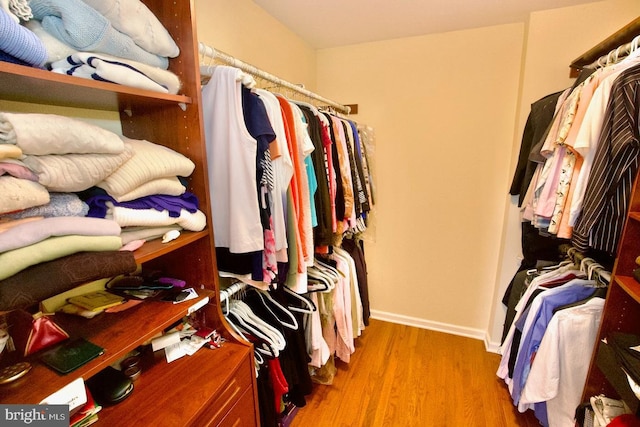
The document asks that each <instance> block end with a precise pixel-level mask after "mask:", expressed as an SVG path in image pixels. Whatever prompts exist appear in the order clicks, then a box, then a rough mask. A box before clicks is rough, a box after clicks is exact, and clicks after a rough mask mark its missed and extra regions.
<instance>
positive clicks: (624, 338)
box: [607, 332, 640, 384]
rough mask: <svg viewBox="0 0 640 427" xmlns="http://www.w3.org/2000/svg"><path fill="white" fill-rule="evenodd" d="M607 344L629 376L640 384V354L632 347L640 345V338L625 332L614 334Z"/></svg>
mask: <svg viewBox="0 0 640 427" xmlns="http://www.w3.org/2000/svg"><path fill="white" fill-rule="evenodd" d="M607 342H608V343H609V345H610V346H611V348H612V349H613V350H614V352H615V354H616V358H617V359H618V362H619V363H620V365H621V366H622V367H623V368H624V370H625V371H626V372H627V373H628V374H629V376H630V377H631V378H632V379H633V380H634V381H635V382H636V383H638V384H640V352H638V351H636V350H632V349H631V347H637V346H639V345H640V336H638V335H634V334H627V333H623V332H612V333H610V334H609V336H608V337H607Z"/></svg>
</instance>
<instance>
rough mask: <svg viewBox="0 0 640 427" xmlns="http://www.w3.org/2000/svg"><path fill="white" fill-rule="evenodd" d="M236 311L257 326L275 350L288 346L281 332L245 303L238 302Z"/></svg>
mask: <svg viewBox="0 0 640 427" xmlns="http://www.w3.org/2000/svg"><path fill="white" fill-rule="evenodd" d="M235 308H236V310H237V311H238V312H239V313H240V314H241V315H242V316H243V317H244V318H245V320H247V321H248V322H250V324H252V325H255V326H256V327H257V328H258V329H260V331H262V332H263V333H264V334H265V335H267V336H268V337H269V339H270V341H271V343H272V344H273V346H274V348H276V349H278V350H284V348H285V347H286V345H287V341H286V340H285V338H284V336H283V335H282V333H280V331H278V330H277V329H276V328H274V327H273V326H271V325H270V324H268V323H267V322H265V321H264V320H263V319H261V318H260V317H259V316H257V315H256V314H255V313H254V312H253V311H252V310H251V307H249V306H248V305H247V303H245V302H244V301H236V307H235Z"/></svg>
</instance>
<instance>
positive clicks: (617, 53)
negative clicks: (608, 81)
mask: <svg viewBox="0 0 640 427" xmlns="http://www.w3.org/2000/svg"><path fill="white" fill-rule="evenodd" d="M638 43H640V35H639V36H636V37H635V38H634V39H633V40H632V41H630V42H629V43H626V44H623V45H621V46H618V47H617V48H615V49H613V50H611V51H610V52H609V53H607V54H606V55H602V56H601V57H600V58H598V59H596V60H595V61H593V62H592V63H591V64H589V65H586V66H585V67H584V68H597V67H602V66H604V65H607V64H609V63H611V60H614V61H617V60H618V59H619V58H623V57H625V56H627V55H629V54H630V53H631V52H633V51H634V50H636V49H637V48H638Z"/></svg>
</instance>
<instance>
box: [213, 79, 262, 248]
mask: <svg viewBox="0 0 640 427" xmlns="http://www.w3.org/2000/svg"><path fill="white" fill-rule="evenodd" d="M243 77H245V75H244V73H242V71H240V70H239V69H237V68H233V67H227V66H217V67H215V70H214V72H213V75H212V76H211V79H210V80H209V82H208V83H207V85H206V86H205V87H204V88H203V89H202V113H203V117H204V131H205V138H206V148H207V164H208V173H209V192H210V195H211V200H210V201H211V215H212V217H213V218H212V222H213V230H214V237H215V245H216V247H223V248H229V250H230V251H231V252H232V253H247V252H255V251H261V250H264V235H263V229H262V224H261V222H260V210H259V205H258V190H257V183H256V155H257V154H256V151H257V142H256V140H255V139H254V138H253V137H252V136H251V135H250V134H249V131H248V130H247V128H246V126H245V124H244V118H243V114H242V79H243Z"/></svg>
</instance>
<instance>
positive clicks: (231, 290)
mask: <svg viewBox="0 0 640 427" xmlns="http://www.w3.org/2000/svg"><path fill="white" fill-rule="evenodd" d="M246 287H247V284H246V283H244V282H235V283H233V284H232V285H230V286H229V287H227V288H225V289H222V290H220V302H222V301H224V300H228V299H229V298H231V297H232V296H233V295H235V294H237V293H238V292H240V291H241V290H243V289H245V288H246Z"/></svg>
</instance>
